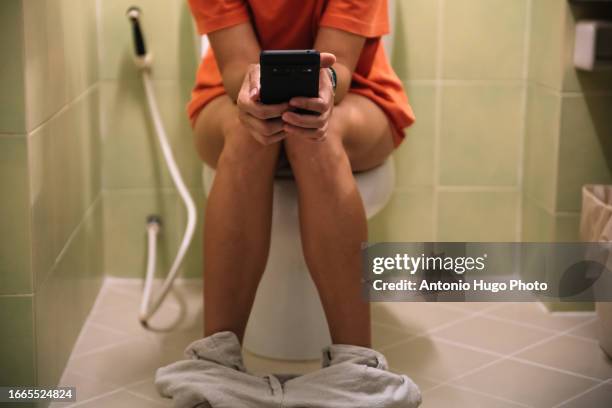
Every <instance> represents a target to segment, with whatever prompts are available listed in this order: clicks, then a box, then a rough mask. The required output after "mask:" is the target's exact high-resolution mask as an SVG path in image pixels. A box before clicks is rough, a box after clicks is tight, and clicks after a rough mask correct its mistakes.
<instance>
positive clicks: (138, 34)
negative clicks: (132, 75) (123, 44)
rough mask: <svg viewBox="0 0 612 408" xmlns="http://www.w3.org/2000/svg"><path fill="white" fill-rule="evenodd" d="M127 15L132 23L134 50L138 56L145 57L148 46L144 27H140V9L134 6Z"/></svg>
mask: <svg viewBox="0 0 612 408" xmlns="http://www.w3.org/2000/svg"><path fill="white" fill-rule="evenodd" d="M126 14H127V16H128V18H129V19H130V22H131V23H132V35H133V37H134V52H135V53H136V56H137V57H145V56H146V55H147V46H146V44H145V40H144V36H143V35H142V29H141V27H140V9H139V8H138V7H136V6H132V7H130V8H129V9H128V10H127V13H126Z"/></svg>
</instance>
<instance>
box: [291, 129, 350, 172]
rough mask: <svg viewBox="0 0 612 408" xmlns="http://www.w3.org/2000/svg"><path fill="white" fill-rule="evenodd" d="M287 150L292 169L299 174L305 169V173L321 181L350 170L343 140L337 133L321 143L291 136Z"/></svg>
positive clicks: (331, 134)
mask: <svg viewBox="0 0 612 408" xmlns="http://www.w3.org/2000/svg"><path fill="white" fill-rule="evenodd" d="M285 149H286V151H287V158H288V159H289V161H290V162H291V167H292V168H293V169H294V170H295V171H296V172H298V173H299V172H300V170H301V169H304V172H306V173H308V174H311V175H312V176H316V177H317V178H319V179H320V178H321V177H327V176H330V175H334V174H337V173H338V171H344V170H345V169H346V168H349V169H350V163H349V161H348V157H347V154H346V151H345V148H344V146H343V144H342V138H341V137H340V135H339V134H337V133H330V134H328V136H327V138H326V139H324V140H322V141H320V142H317V141H313V140H310V139H307V138H302V137H298V136H294V137H291V136H290V137H288V138H287V139H285Z"/></svg>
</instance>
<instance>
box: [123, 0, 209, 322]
mask: <svg viewBox="0 0 612 408" xmlns="http://www.w3.org/2000/svg"><path fill="white" fill-rule="evenodd" d="M127 16H128V18H129V19H130V21H131V23H132V34H133V37H134V50H135V53H136V55H135V62H136V65H137V66H138V67H139V68H140V72H141V74H142V83H143V86H144V90H145V95H146V99H147V106H148V108H149V114H150V116H151V120H152V122H153V126H154V128H155V133H156V134H157V139H158V142H159V146H160V148H161V150H162V153H163V156H164V160H165V162H166V165H167V167H168V171H169V172H170V176H171V178H172V182H173V183H174V186H175V187H176V189H177V191H178V193H179V195H180V197H181V199H182V201H183V204H184V206H185V210H186V212H187V225H186V227H185V233H184V234H183V239H182V240H181V243H180V246H179V249H178V251H177V254H176V257H175V258H174V261H173V262H172V265H171V266H170V270H169V272H168V275H167V276H166V279H165V280H164V283H163V285H162V287H161V288H160V290H159V291H158V293H157V294H156V295H155V296H153V281H154V277H155V270H156V258H157V235H158V234H159V230H160V218H159V217H158V216H149V217H148V218H147V270H146V276H145V281H144V288H143V293H142V301H141V303H140V311H139V314H138V319H139V320H140V323H141V324H142V325H143V326H144V327H145V328H148V327H149V319H151V317H153V315H154V314H155V313H156V312H157V310H158V309H159V308H160V306H161V305H162V304H163V302H164V300H165V299H166V297H167V296H168V293H170V291H171V290H172V287H173V284H174V281H175V279H176V277H177V276H178V273H179V269H180V267H181V263H182V262H183V259H184V258H185V254H186V253H187V250H188V249H189V245H190V244H191V241H192V239H193V234H194V232H195V227H196V221H197V213H196V207H195V204H194V202H193V198H192V197H191V195H190V194H189V190H188V189H187V186H186V185H185V182H184V181H183V178H182V177H181V172H180V170H179V168H178V166H177V164H176V160H175V159H174V154H173V153H172V148H171V147H170V143H169V142H168V135H167V133H166V129H165V128H164V124H163V122H162V120H161V114H160V111H159V107H158V105H157V99H156V97H155V90H154V89H153V81H152V79H151V70H150V67H151V60H152V57H151V55H150V54H148V53H147V51H146V46H145V42H144V36H143V34H142V30H141V27H140V9H138V8H137V7H130V8H129V9H128V11H127Z"/></svg>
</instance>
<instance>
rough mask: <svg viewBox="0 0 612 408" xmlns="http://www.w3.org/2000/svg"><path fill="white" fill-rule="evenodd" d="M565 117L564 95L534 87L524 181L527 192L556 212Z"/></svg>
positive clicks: (528, 102)
mask: <svg viewBox="0 0 612 408" xmlns="http://www.w3.org/2000/svg"><path fill="white" fill-rule="evenodd" d="M560 116H561V97H560V96H559V95H558V94H555V93H553V92H551V91H549V90H548V89H547V88H544V87H542V86H537V85H535V86H530V87H529V93H528V100H527V119H526V120H527V123H526V132H525V133H526V135H525V148H524V151H525V154H524V162H523V169H524V172H523V180H524V181H523V184H524V191H525V194H526V195H528V196H529V197H530V198H532V199H534V200H536V201H537V202H539V203H540V205H541V206H543V207H544V208H546V209H547V210H548V211H549V212H553V211H555V194H556V193H555V180H556V179H557V146H558V145H559V127H560V120H561V119H560Z"/></svg>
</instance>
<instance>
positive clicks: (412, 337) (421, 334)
mask: <svg viewBox="0 0 612 408" xmlns="http://www.w3.org/2000/svg"><path fill="white" fill-rule="evenodd" d="M441 307H444V306H441ZM499 307H501V306H499ZM484 313H485V311H484V310H481V311H478V312H474V313H468V314H466V315H465V316H462V317H461V318H459V319H456V320H452V321H449V322H447V323H443V324H441V325H439V326H437V327H434V328H433V329H431V330H424V331H420V332H417V333H413V334H409V333H406V334H407V335H409V337H408V338H405V339H402V340H400V341H397V342H395V343H391V344H389V345H386V346H384V347H381V348H380V350H381V351H384V350H388V349H390V348H394V347H397V346H401V345H403V344H405V343H409V342H411V341H413V340H415V339H417V338H419V337H425V336H427V335H431V334H435V333H436V332H438V331H440V330H443V329H446V328H448V327H452V326H454V325H456V324H460V323H462V322H464V321H466V320H470V319H472V318H473V317H477V316H481V315H482V314H484ZM376 324H378V325H382V326H385V327H388V328H394V327H393V326H391V325H389V324H386V323H380V322H376ZM396 330H397V329H396Z"/></svg>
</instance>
